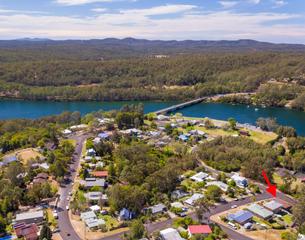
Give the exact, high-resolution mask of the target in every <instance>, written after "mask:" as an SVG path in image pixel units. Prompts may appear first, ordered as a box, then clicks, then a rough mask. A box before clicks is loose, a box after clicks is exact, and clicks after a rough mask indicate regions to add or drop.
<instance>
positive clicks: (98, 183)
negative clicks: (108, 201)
mask: <svg viewBox="0 0 305 240" xmlns="http://www.w3.org/2000/svg"><path fill="white" fill-rule="evenodd" d="M83 185H84V186H85V187H104V186H105V180H104V179H95V178H86V180H85V181H84V182H83Z"/></svg>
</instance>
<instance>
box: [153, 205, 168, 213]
mask: <svg viewBox="0 0 305 240" xmlns="http://www.w3.org/2000/svg"><path fill="white" fill-rule="evenodd" d="M165 208H166V207H165V205H164V204H162V203H160V204H157V205H154V206H152V207H150V208H149V209H151V212H152V214H155V213H159V212H162V211H164V209H165Z"/></svg>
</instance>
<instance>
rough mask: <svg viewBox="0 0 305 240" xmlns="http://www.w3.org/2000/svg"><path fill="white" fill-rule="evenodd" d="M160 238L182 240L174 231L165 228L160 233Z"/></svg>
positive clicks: (163, 239)
mask: <svg viewBox="0 0 305 240" xmlns="http://www.w3.org/2000/svg"><path fill="white" fill-rule="evenodd" d="M160 236H161V239H162V240H183V239H184V238H182V237H181V236H180V234H179V233H178V231H177V230H176V229H173V228H167V229H164V230H162V231H160Z"/></svg>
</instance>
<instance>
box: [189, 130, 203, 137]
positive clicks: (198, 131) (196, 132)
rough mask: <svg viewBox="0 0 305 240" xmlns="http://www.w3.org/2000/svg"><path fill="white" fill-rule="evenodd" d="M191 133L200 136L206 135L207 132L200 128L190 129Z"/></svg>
mask: <svg viewBox="0 0 305 240" xmlns="http://www.w3.org/2000/svg"><path fill="white" fill-rule="evenodd" d="M189 134H191V135H193V136H198V137H204V136H205V135H206V133H205V132H203V131H200V130H191V131H189Z"/></svg>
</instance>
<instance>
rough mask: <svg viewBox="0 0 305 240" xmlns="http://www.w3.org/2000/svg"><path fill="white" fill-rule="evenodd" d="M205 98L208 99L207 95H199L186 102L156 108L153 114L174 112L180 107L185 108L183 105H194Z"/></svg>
mask: <svg viewBox="0 0 305 240" xmlns="http://www.w3.org/2000/svg"><path fill="white" fill-rule="evenodd" d="M206 99H208V97H201V98H197V99H194V100H191V101H188V102H184V103H180V104H177V105H173V106H171V107H168V108H163V109H161V110H158V111H156V112H155V114H157V115H161V114H167V113H170V112H174V111H177V110H178V109H182V108H185V107H189V106H192V105H195V104H197V103H201V102H203V101H204V100H206Z"/></svg>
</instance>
